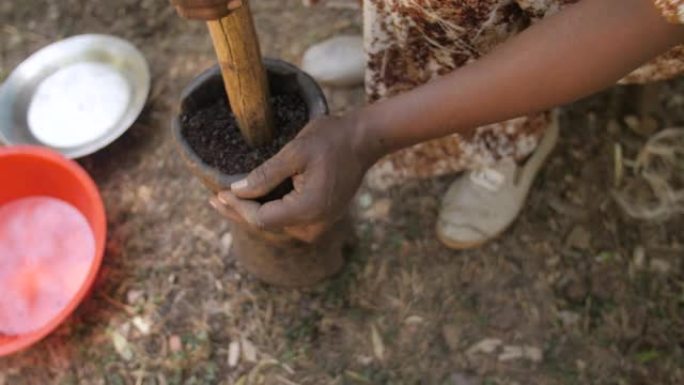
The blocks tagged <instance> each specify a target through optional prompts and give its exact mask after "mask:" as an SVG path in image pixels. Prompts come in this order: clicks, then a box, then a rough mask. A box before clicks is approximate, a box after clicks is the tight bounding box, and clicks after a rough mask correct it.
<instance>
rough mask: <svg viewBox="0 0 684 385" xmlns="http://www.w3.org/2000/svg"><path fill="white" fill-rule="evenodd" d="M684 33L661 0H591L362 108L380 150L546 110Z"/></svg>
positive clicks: (364, 130)
mask: <svg viewBox="0 0 684 385" xmlns="http://www.w3.org/2000/svg"><path fill="white" fill-rule="evenodd" d="M682 41H684V27H682V26H680V25H674V24H670V23H668V22H667V21H666V20H665V19H664V18H663V17H662V15H661V14H660V13H659V11H658V9H656V8H655V6H654V5H653V0H583V1H580V2H579V3H577V4H575V5H573V6H569V7H568V8H567V9H566V10H565V11H563V12H561V13H559V14H556V15H554V16H551V17H549V18H547V19H545V20H543V21H541V22H539V23H538V24H536V25H533V26H532V27H530V28H529V29H527V30H526V31H524V32H522V33H521V34H519V35H518V36H516V37H514V38H512V39H511V40H509V41H508V42H506V43H504V44H502V45H501V46H499V47H497V48H496V49H495V50H494V51H493V52H491V53H490V54H489V55H487V56H485V57H483V58H482V59H481V60H479V61H477V62H476V63H474V64H472V65H468V66H465V67H463V68H462V69H460V70H457V71H455V72H453V73H451V74H449V75H447V76H445V77H443V78H442V79H440V81H435V82H431V83H428V84H426V85H424V86H422V87H418V88H416V89H414V90H413V91H411V92H407V93H404V94H402V95H399V96H397V97H395V98H391V99H389V100H386V101H383V102H380V103H377V104H375V105H373V106H370V107H368V108H366V109H365V110H363V111H362V112H361V118H360V120H359V121H360V122H361V127H360V129H359V137H358V138H359V139H358V140H359V141H363V142H366V143H371V144H372V146H371V150H372V151H373V152H374V153H375V154H374V155H382V154H386V153H388V152H392V151H395V150H397V149H400V148H403V147H406V146H409V145H412V144H416V143H420V142H423V141H425V140H428V139H434V138H439V137H442V136H446V135H449V134H452V133H456V132H467V131H469V130H472V129H473V128H475V127H478V126H481V125H484V124H489V123H494V122H499V121H503V120H506V119H510V118H514V117H517V116H521V115H524V114H529V113H533V112H538V111H544V110H547V109H549V108H551V107H555V106H558V105H561V104H565V103H568V102H571V101H574V100H576V99H578V98H581V97H584V96H587V95H589V94H592V93H594V92H596V91H599V90H601V89H603V88H606V87H608V86H610V85H612V84H615V82H616V81H617V80H619V79H620V78H622V77H623V76H625V75H626V74H628V73H629V72H630V71H632V70H634V69H635V68H637V67H639V66H640V65H641V64H643V63H645V62H647V61H648V60H650V59H652V58H653V57H655V56H657V55H658V54H660V53H663V52H665V51H666V50H668V49H669V48H671V47H672V46H674V45H676V44H677V43H680V42H682Z"/></svg>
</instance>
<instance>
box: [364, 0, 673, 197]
mask: <svg viewBox="0 0 684 385" xmlns="http://www.w3.org/2000/svg"><path fill="white" fill-rule="evenodd" d="M577 1H581V0H365V1H364V25H365V31H364V42H365V46H366V47H365V48H366V54H367V71H366V91H367V94H368V97H369V100H370V101H371V102H373V101H376V100H379V99H382V98H386V97H390V96H393V95H396V94H398V93H401V92H403V91H406V90H409V89H412V88H413V87H416V86H418V85H421V84H423V83H425V82H427V81H429V80H431V79H434V78H436V77H439V76H441V75H444V74H446V73H448V72H450V71H452V70H454V69H456V68H458V67H460V66H463V65H466V64H468V63H471V62H473V61H475V60H477V59H478V58H479V57H481V56H482V55H484V54H486V53H487V52H489V51H490V50H491V49H492V48H493V47H495V46H496V45H497V44H500V43H501V42H503V41H505V40H506V39H507V38H509V37H511V36H513V35H515V34H517V33H519V32H520V31H522V30H524V29H525V28H526V27H527V26H529V25H530V24H532V23H534V22H535V21H537V20H540V19H543V18H544V17H546V16H548V15H550V14H553V13H555V12H558V11H559V10H561V9H563V7H565V6H568V5H569V4H572V3H575V2H577ZM655 5H656V6H657V7H658V8H659V9H660V10H661V11H662V13H663V15H664V16H665V17H666V18H667V20H669V21H671V22H674V23H684V0H655ZM682 59H684V46H678V47H675V48H673V49H672V50H671V51H669V52H667V53H665V54H664V55H662V56H661V57H658V58H656V59H654V60H653V61H651V62H650V63H648V64H646V65H644V66H643V67H641V68H639V69H637V70H636V71H634V72H633V73H631V74H629V75H628V76H626V77H625V78H624V79H622V80H621V83H645V82H650V81H656V80H663V79H668V78H671V77H674V76H676V75H678V74H680V73H682V72H684V60H682ZM549 122H550V114H549V113H542V114H537V115H532V116H526V117H520V118H516V119H512V120H509V121H506V122H502V123H496V124H492V125H488V126H484V127H480V128H478V129H477V130H475V133H474V134H473V135H472V136H469V137H465V136H462V135H459V134H454V135H451V136H448V137H446V138H442V139H437V140H433V141H429V142H425V143H421V144H418V145H415V146H413V147H410V148H408V149H405V150H402V151H399V152H397V153H394V154H392V155H389V156H387V157H385V158H384V159H382V160H381V161H380V162H379V163H378V164H377V165H376V166H374V167H373V168H372V169H371V171H370V172H369V178H368V180H369V182H370V184H371V185H372V186H374V187H379V188H382V187H387V186H391V185H394V184H397V183H401V182H402V181H405V180H407V179H408V178H426V177H433V176H439V175H444V174H449V173H455V172H459V171H463V170H465V169H474V168H481V167H486V166H488V165H490V164H492V163H493V162H495V161H497V160H498V159H501V158H504V157H513V158H515V159H518V160H522V159H524V158H525V157H526V156H528V155H529V154H530V153H531V152H533V151H534V149H535V148H536V145H537V142H538V141H539V140H540V139H541V137H542V135H543V133H544V129H545V128H546V127H547V126H548V124H549Z"/></svg>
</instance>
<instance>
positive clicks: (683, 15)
mask: <svg viewBox="0 0 684 385" xmlns="http://www.w3.org/2000/svg"><path fill="white" fill-rule="evenodd" d="M655 4H656V7H658V8H659V9H660V11H661V12H662V13H663V15H664V16H665V18H666V19H667V20H668V21H669V22H670V23H676V24H684V0H655Z"/></svg>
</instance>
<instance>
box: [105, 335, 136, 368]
mask: <svg viewBox="0 0 684 385" xmlns="http://www.w3.org/2000/svg"><path fill="white" fill-rule="evenodd" d="M110 337H111V339H112V343H113V344H114V350H116V352H117V353H119V355H120V356H121V358H123V359H124V361H130V360H131V359H132V358H133V350H132V349H131V346H130V344H129V343H128V340H127V339H126V337H124V336H122V335H121V334H119V332H117V331H114V330H112V331H111V332H110Z"/></svg>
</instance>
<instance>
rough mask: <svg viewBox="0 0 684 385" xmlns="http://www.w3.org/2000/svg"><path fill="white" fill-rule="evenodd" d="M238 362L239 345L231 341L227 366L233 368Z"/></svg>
mask: <svg viewBox="0 0 684 385" xmlns="http://www.w3.org/2000/svg"><path fill="white" fill-rule="evenodd" d="M239 360H240V343H239V342H238V341H233V342H231V343H230V345H229V346H228V366H230V367H231V368H232V367H235V366H237V364H238V361H239Z"/></svg>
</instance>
